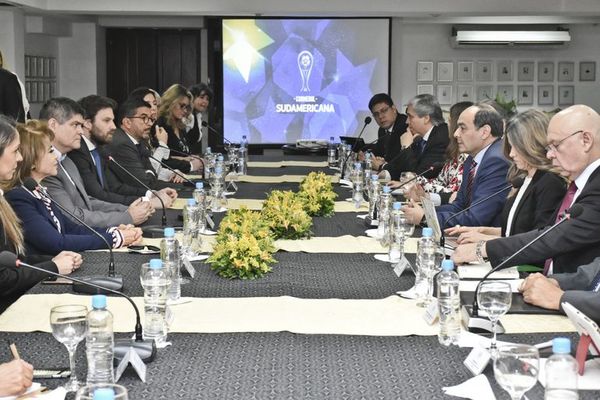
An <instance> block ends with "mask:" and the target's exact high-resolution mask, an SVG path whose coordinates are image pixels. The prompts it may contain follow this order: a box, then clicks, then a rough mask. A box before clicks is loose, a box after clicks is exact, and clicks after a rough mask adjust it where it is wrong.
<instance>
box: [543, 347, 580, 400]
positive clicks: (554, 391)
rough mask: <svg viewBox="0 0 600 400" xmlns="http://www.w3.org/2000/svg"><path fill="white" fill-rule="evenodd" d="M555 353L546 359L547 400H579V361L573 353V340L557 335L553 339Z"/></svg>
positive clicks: (545, 396)
mask: <svg viewBox="0 0 600 400" xmlns="http://www.w3.org/2000/svg"><path fill="white" fill-rule="evenodd" d="M552 352H553V353H554V354H553V355H552V356H550V358H548V360H547V361H546V368H545V369H546V377H545V378H546V391H545V395H544V399H545V400H559V399H561V400H562V399H567V400H577V399H579V393H578V392H577V361H575V358H573V356H572V355H571V340H570V339H569V338H566V337H557V338H554V340H552Z"/></svg>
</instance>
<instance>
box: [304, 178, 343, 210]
mask: <svg viewBox="0 0 600 400" xmlns="http://www.w3.org/2000/svg"><path fill="white" fill-rule="evenodd" d="M298 197H299V198H300V199H301V200H302V202H303V203H304V210H306V212H307V213H308V215H310V216H319V217H328V216H331V215H333V207H334V204H335V199H336V198H337V194H336V193H335V192H334V191H333V185H332V184H331V179H330V178H329V176H327V175H325V174H324V173H323V172H311V173H310V174H308V176H307V177H306V178H304V180H303V181H302V182H301V183H300V191H299V192H298Z"/></svg>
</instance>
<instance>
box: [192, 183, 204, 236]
mask: <svg viewBox="0 0 600 400" xmlns="http://www.w3.org/2000/svg"><path fill="white" fill-rule="evenodd" d="M193 197H194V200H196V204H197V205H198V214H197V215H196V218H197V224H198V229H199V230H200V232H203V231H204V230H205V229H206V208H207V205H206V191H205V190H204V183H203V182H196V189H194V194H193Z"/></svg>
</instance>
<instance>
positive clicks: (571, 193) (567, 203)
mask: <svg viewBox="0 0 600 400" xmlns="http://www.w3.org/2000/svg"><path fill="white" fill-rule="evenodd" d="M575 193H577V185H576V184H575V181H572V182H571V183H570V184H569V188H568V189H567V194H565V197H563V201H562V203H560V207H559V208H558V213H557V214H556V221H555V223H556V222H558V221H560V219H561V218H562V215H563V213H564V212H565V211H566V210H568V209H569V207H571V204H573V200H574V199H575ZM551 265H552V258H548V259H547V260H546V262H545V263H544V275H546V276H547V275H548V273H549V272H550V266H551Z"/></svg>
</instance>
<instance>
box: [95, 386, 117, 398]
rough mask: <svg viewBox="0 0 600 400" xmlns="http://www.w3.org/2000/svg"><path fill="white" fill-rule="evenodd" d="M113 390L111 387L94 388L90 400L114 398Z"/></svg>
mask: <svg viewBox="0 0 600 400" xmlns="http://www.w3.org/2000/svg"><path fill="white" fill-rule="evenodd" d="M114 399H115V391H114V390H113V389H112V388H99V389H96V390H94V394H93V395H92V400H114Z"/></svg>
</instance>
